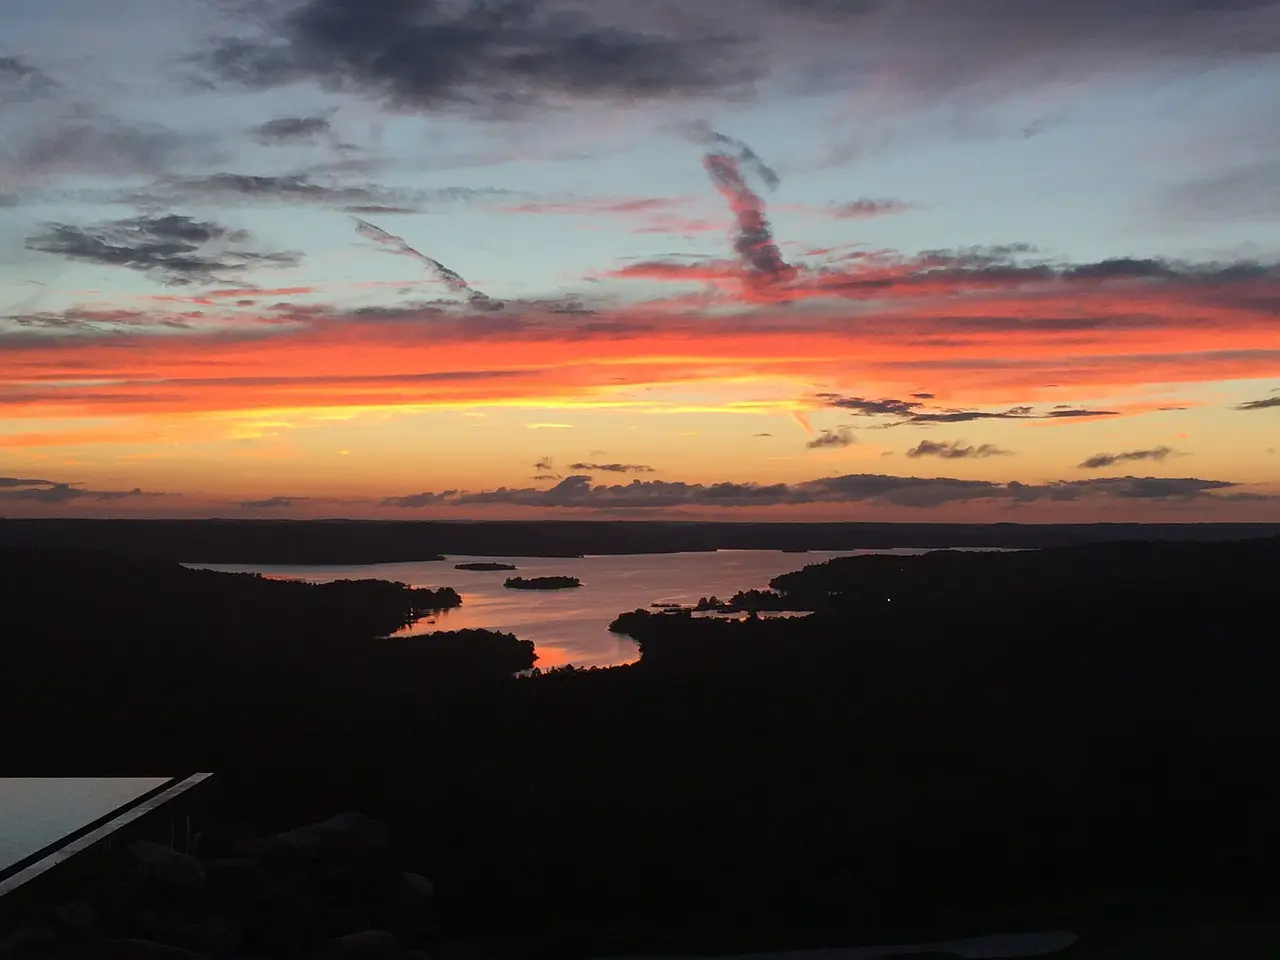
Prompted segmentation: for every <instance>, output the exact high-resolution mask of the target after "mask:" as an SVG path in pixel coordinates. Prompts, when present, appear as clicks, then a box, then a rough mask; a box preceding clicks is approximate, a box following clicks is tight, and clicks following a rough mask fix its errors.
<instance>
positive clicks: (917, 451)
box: [907, 440, 1010, 460]
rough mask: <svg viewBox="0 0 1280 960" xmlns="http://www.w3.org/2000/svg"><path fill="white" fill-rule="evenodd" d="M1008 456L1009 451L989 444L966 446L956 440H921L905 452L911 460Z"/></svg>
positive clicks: (977, 458) (979, 458) (978, 458)
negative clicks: (940, 441)
mask: <svg viewBox="0 0 1280 960" xmlns="http://www.w3.org/2000/svg"><path fill="white" fill-rule="evenodd" d="M1009 454H1010V451H1008V450H1001V449H1000V448H999V447H997V446H995V445H993V444H990V443H981V444H978V445H977V446H966V445H965V444H964V443H962V442H960V441H958V440H953V441H951V442H943V443H939V442H937V441H934V440H921V441H920V442H919V443H917V444H916V445H915V446H914V447H912V448H911V449H910V450H908V451H907V456H908V457H911V458H913V459H919V458H920V457H941V458H942V459H943V460H982V459H985V458H987V457H1006V456H1009Z"/></svg>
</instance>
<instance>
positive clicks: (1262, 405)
mask: <svg viewBox="0 0 1280 960" xmlns="http://www.w3.org/2000/svg"><path fill="white" fill-rule="evenodd" d="M1273 407H1280V397H1263V398H1262V399H1261V400H1246V401H1245V402H1244V403H1240V404H1237V405H1236V409H1237V410H1268V409H1271V408H1273Z"/></svg>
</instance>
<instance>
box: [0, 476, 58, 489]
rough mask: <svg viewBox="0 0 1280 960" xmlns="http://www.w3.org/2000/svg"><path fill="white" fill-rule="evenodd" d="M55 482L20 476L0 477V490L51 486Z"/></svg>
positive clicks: (55, 484)
mask: <svg viewBox="0 0 1280 960" xmlns="http://www.w3.org/2000/svg"><path fill="white" fill-rule="evenodd" d="M53 486H57V483H56V482H55V481H53V480H27V479H23V478H22V477H0V490H7V489H9V488H12V487H53Z"/></svg>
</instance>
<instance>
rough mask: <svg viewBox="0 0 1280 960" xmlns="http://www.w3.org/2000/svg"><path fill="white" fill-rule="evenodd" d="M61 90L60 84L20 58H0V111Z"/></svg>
mask: <svg viewBox="0 0 1280 960" xmlns="http://www.w3.org/2000/svg"><path fill="white" fill-rule="evenodd" d="M61 89H62V84H60V83H58V81H57V80H54V79H53V77H51V76H49V75H48V74H47V73H45V72H44V71H43V70H41V69H40V68H39V67H36V66H34V65H32V64H30V63H28V62H27V61H26V60H24V59H23V58H22V57H0V109H4V108H5V107H6V106H9V105H11V104H17V103H26V102H28V101H31V100H39V99H41V98H43V97H48V96H51V95H53V94H55V93H57V92H58V91H60V90H61Z"/></svg>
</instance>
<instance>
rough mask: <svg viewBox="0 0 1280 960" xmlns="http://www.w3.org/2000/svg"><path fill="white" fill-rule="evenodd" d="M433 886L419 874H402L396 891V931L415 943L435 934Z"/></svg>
mask: <svg viewBox="0 0 1280 960" xmlns="http://www.w3.org/2000/svg"><path fill="white" fill-rule="evenodd" d="M434 907H435V884H434V883H432V882H431V881H430V880H428V879H427V878H426V877H424V876H422V875H421V874H419V873H402V874H400V877H399V883H398V886H397V889H396V896H395V909H396V916H397V918H398V920H399V924H398V927H397V929H400V930H401V932H402V933H404V934H406V935H407V936H408V937H409V938H410V942H416V941H419V940H421V939H423V938H428V939H429V938H430V937H431V936H432V935H433V934H434V932H435V909H434Z"/></svg>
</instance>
